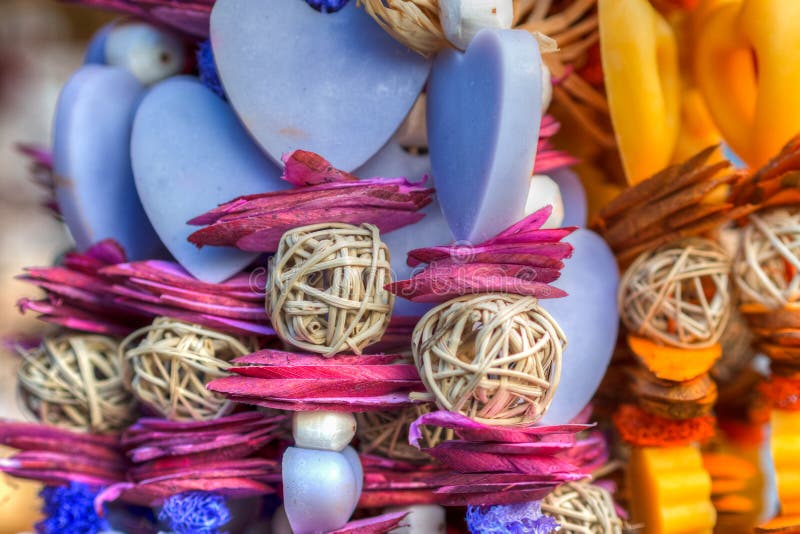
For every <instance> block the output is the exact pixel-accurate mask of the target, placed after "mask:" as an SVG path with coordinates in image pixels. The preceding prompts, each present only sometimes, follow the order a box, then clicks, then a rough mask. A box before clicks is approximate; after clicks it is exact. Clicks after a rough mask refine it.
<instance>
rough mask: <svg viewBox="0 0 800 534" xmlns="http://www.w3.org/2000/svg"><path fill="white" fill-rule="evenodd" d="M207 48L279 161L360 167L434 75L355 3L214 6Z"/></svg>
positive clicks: (231, 0) (223, 0)
mask: <svg viewBox="0 0 800 534" xmlns="http://www.w3.org/2000/svg"><path fill="white" fill-rule="evenodd" d="M211 42H212V45H213V47H214V57H215V61H216V65H217V69H218V70H219V75H220V78H221V80H222V84H223V85H224V87H225V92H226V94H227V95H228V98H229V100H230V102H231V104H232V105H233V107H234V109H235V110H236V113H237V114H238V115H239V117H240V118H241V120H242V122H243V123H244V125H245V126H246V127H247V129H248V130H249V131H250V133H251V134H252V135H253V137H254V138H255V139H256V141H257V142H258V143H259V144H260V145H261V146H262V147H263V148H264V149H265V150H266V151H267V153H269V155H270V156H271V157H272V159H273V160H274V161H275V162H276V163H280V157H281V156H282V155H283V154H285V153H289V152H291V151H293V150H295V149H303V150H310V151H312V152H316V153H318V154H322V155H323V156H324V157H325V158H326V159H327V160H328V161H330V162H331V163H332V164H333V165H334V166H335V167H336V168H339V169H342V170H345V171H352V170H354V169H356V168H358V167H360V166H361V165H363V164H364V163H365V162H366V161H367V160H368V159H370V158H371V157H372V156H373V155H374V154H376V153H377V152H378V151H379V150H380V149H381V147H382V146H383V145H384V144H385V143H386V142H387V141H388V140H389V138H390V137H391V136H392V135H393V134H394V132H395V131H396V130H397V128H398V127H399V126H400V124H401V123H402V122H403V119H404V118H405V117H406V115H407V114H408V112H409V110H410V109H411V107H412V106H413V104H414V102H415V101H416V99H417V97H418V96H419V94H420V92H421V91H422V88H423V85H424V84H425V80H426V79H427V77H428V73H429V70H430V61H429V60H427V59H425V58H423V57H422V56H420V55H419V54H417V53H415V52H413V51H411V50H409V49H407V48H405V47H404V46H402V45H401V44H399V43H398V42H397V41H395V40H394V39H393V38H392V37H391V36H389V35H388V34H387V33H386V32H385V31H383V29H381V27H380V26H379V25H378V24H377V23H376V22H375V21H374V20H373V19H372V18H371V17H370V16H369V15H368V14H367V13H366V12H365V11H364V9H362V8H358V7H356V2H355V1H351V2H349V3H348V4H347V5H346V6H345V7H344V8H342V9H341V10H340V11H337V12H336V13H321V12H319V11H316V10H314V9H313V8H311V7H310V6H309V5H308V4H306V2H303V1H302V0H269V1H253V0H217V2H216V3H215V4H214V9H213V11H212V13H211Z"/></svg>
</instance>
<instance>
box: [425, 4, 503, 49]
mask: <svg viewBox="0 0 800 534" xmlns="http://www.w3.org/2000/svg"><path fill="white" fill-rule="evenodd" d="M513 19H514V2H513V0H439V20H441V22H442V29H443V30H444V34H445V37H447V40H448V41H450V43H452V44H453V46H455V47H456V48H459V49H461V50H466V49H467V46H469V43H470V41H472V38H473V37H475V34H477V33H478V32H479V31H480V30H482V29H484V28H500V29H503V28H510V27H511V23H512V21H513Z"/></svg>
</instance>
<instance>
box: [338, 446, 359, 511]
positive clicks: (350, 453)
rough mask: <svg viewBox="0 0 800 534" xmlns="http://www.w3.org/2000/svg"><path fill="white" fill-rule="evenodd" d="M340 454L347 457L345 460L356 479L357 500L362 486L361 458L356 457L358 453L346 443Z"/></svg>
mask: <svg viewBox="0 0 800 534" xmlns="http://www.w3.org/2000/svg"><path fill="white" fill-rule="evenodd" d="M342 454H343V455H344V456H345V458H347V461H348V462H350V468H351V469H352V470H353V476H354V477H355V479H356V485H357V488H356V493H357V494H358V495H357V497H356V501H358V499H359V498H360V497H361V490H362V489H363V488H364V467H363V466H362V465H361V459H360V458H359V457H358V453H357V452H356V450H355V449H354V448H353V447H352V446H350V445H348V446H347V447H345V448H344V450H343V451H342ZM354 509H355V508H354Z"/></svg>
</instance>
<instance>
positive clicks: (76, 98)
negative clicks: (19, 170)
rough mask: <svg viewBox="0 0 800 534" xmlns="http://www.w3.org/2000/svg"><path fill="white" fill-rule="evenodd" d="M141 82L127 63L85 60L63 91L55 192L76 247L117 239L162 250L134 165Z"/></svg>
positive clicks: (132, 251)
mask: <svg viewBox="0 0 800 534" xmlns="http://www.w3.org/2000/svg"><path fill="white" fill-rule="evenodd" d="M144 92H145V88H144V86H142V84H140V83H139V81H137V80H136V78H134V77H133V75H132V74H130V73H129V72H128V71H126V70H124V69H121V68H117V67H107V66H104V65H85V66H83V67H81V68H80V69H79V70H78V71H77V72H76V73H75V74H74V75H73V76H72V78H70V80H69V81H68V82H67V84H66V85H65V86H64V89H63V90H62V91H61V95H60V96H59V99H58V106H57V108H56V116H55V123H54V126H53V167H54V171H55V173H56V175H57V176H58V179H57V180H56V186H55V190H56V200H57V201H58V207H59V209H60V211H61V214H62V215H63V217H64V221H65V222H66V224H67V226H68V227H69V230H70V233H71V234H72V237H73V239H75V243H76V245H77V246H78V249H79V250H84V249H86V248H88V247H89V246H90V245H92V244H93V243H96V242H97V241H100V240H102V239H106V238H113V239H116V240H117V241H118V242H119V243H120V244H121V245H122V246H123V247H124V248H125V251H126V252H127V254H128V257H129V258H131V259H134V260H139V259H148V258H151V257H154V256H159V255H161V254H162V253H163V248H162V247H161V242H160V241H159V239H158V236H157V235H156V233H155V231H154V230H153V228H152V226H151V225H150V223H149V222H148V220H147V216H146V215H145V212H144V210H143V209H142V205H141V203H140V202H139V197H138V196H137V194H136V186H135V185H134V181H133V172H132V170H131V158H130V142H131V127H132V125H133V117H134V115H135V113H136V108H137V107H138V106H139V102H140V100H141V98H142V95H143V94H144Z"/></svg>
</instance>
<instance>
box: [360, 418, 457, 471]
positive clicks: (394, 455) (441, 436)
mask: <svg viewBox="0 0 800 534" xmlns="http://www.w3.org/2000/svg"><path fill="white" fill-rule="evenodd" d="M430 411H431V405H430V404H419V405H416V406H409V407H408V408H404V409H402V410H390V411H374V412H364V413H357V414H356V419H357V421H358V430H357V433H358V439H359V442H360V449H361V452H363V453H365V454H377V455H380V456H385V457H387V458H391V459H393V460H404V461H407V462H430V461H431V457H430V456H428V455H427V454H425V453H424V452H422V451H421V450H419V449H417V448H416V447H414V446H412V445H411V444H409V443H408V430H409V427H410V426H411V423H413V422H414V421H416V420H417V418H419V416H421V415H423V414H425V413H428V412H430ZM420 431H421V433H422V439H420V447H421V448H423V449H426V448H430V447H435V446H436V445H437V444H439V443H440V442H442V441H444V440H448V439H452V437H453V431H452V430H448V429H444V428H441V427H428V426H422V427H421V428H420Z"/></svg>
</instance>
